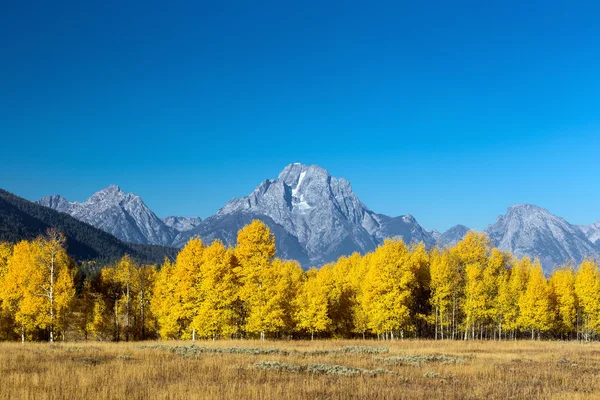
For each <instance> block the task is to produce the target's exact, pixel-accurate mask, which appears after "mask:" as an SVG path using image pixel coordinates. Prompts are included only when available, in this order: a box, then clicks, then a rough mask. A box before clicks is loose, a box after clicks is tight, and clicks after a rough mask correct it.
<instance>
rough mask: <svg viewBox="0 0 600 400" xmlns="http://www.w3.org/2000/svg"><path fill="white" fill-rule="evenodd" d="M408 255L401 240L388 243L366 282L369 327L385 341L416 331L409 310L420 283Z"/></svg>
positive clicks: (380, 250)
mask: <svg viewBox="0 0 600 400" xmlns="http://www.w3.org/2000/svg"><path fill="white" fill-rule="evenodd" d="M408 253H409V251H408V247H407V246H406V245H405V244H404V243H403V242H402V240H389V239H388V240H386V241H385V242H384V244H383V245H381V246H379V247H378V248H377V249H376V250H375V252H374V254H373V258H372V259H371V263H372V264H371V266H370V268H369V272H368V273H367V276H366V279H365V286H364V291H365V294H364V298H363V302H364V305H365V308H366V310H367V316H368V321H369V323H368V326H369V328H370V329H371V330H372V331H373V332H374V333H377V334H378V335H383V337H384V338H385V337H390V338H393V337H394V332H400V335H401V336H402V335H403V333H404V332H405V331H407V330H412V329H413V328H414V326H413V325H412V324H411V315H410V307H411V306H412V302H413V300H414V288H415V287H416V285H417V282H418V281H417V276H416V274H415V270H414V269H413V268H412V265H411V263H410V259H409V257H410V255H409V254H408Z"/></svg>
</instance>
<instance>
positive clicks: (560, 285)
mask: <svg viewBox="0 0 600 400" xmlns="http://www.w3.org/2000/svg"><path fill="white" fill-rule="evenodd" d="M549 283H550V289H551V292H552V298H553V303H554V307H555V314H556V324H557V330H558V332H559V333H560V334H561V336H565V335H566V336H568V335H569V333H571V332H574V331H575V330H576V320H577V296H576V294H575V274H574V272H573V269H572V268H570V267H566V268H561V269H557V270H555V271H554V272H553V273H552V275H551V276H550V280H549Z"/></svg>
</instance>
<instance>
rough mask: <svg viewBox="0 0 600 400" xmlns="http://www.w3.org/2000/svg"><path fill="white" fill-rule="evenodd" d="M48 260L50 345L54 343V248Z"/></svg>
mask: <svg viewBox="0 0 600 400" xmlns="http://www.w3.org/2000/svg"><path fill="white" fill-rule="evenodd" d="M51 252H52V254H51V259H50V294H49V296H48V297H49V298H50V343H52V342H54V248H52V249H51Z"/></svg>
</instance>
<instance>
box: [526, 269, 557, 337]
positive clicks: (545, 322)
mask: <svg viewBox="0 0 600 400" xmlns="http://www.w3.org/2000/svg"><path fill="white" fill-rule="evenodd" d="M519 311H520V314H521V315H520V324H521V326H522V327H523V328H524V329H528V330H530V331H531V339H535V336H536V333H537V337H538V339H539V337H540V333H542V332H546V331H548V330H550V329H551V327H552V308H551V304H550V292H549V287H548V282H547V281H546V278H545V277H544V273H543V271H542V266H541V264H540V262H539V260H535V262H534V263H533V265H532V266H531V268H530V270H529V279H528V281H527V286H526V289H525V293H524V294H523V295H522V296H521V297H520V299H519Z"/></svg>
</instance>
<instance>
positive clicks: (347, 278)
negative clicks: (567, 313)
mask: <svg viewBox="0 0 600 400" xmlns="http://www.w3.org/2000/svg"><path fill="white" fill-rule="evenodd" d="M360 263H361V256H360V254H358V253H354V254H352V255H350V256H349V257H340V258H339V259H338V261H337V262H335V263H333V264H330V265H329V267H328V268H327V269H326V270H325V271H323V275H324V277H323V278H326V279H324V282H323V283H324V285H325V286H326V293H327V303H328V315H329V318H330V319H331V325H330V327H329V329H328V331H330V333H331V334H332V335H333V336H335V337H343V336H344V335H348V333H350V332H353V331H354V328H355V326H354V315H353V309H354V307H355V305H356V304H357V299H356V296H357V291H358V286H360V283H362V279H360V278H357V277H356V276H354V272H355V271H356V273H357V274H360V273H359V272H358V270H360ZM321 269H323V268H321ZM319 272H321V271H319Z"/></svg>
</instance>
